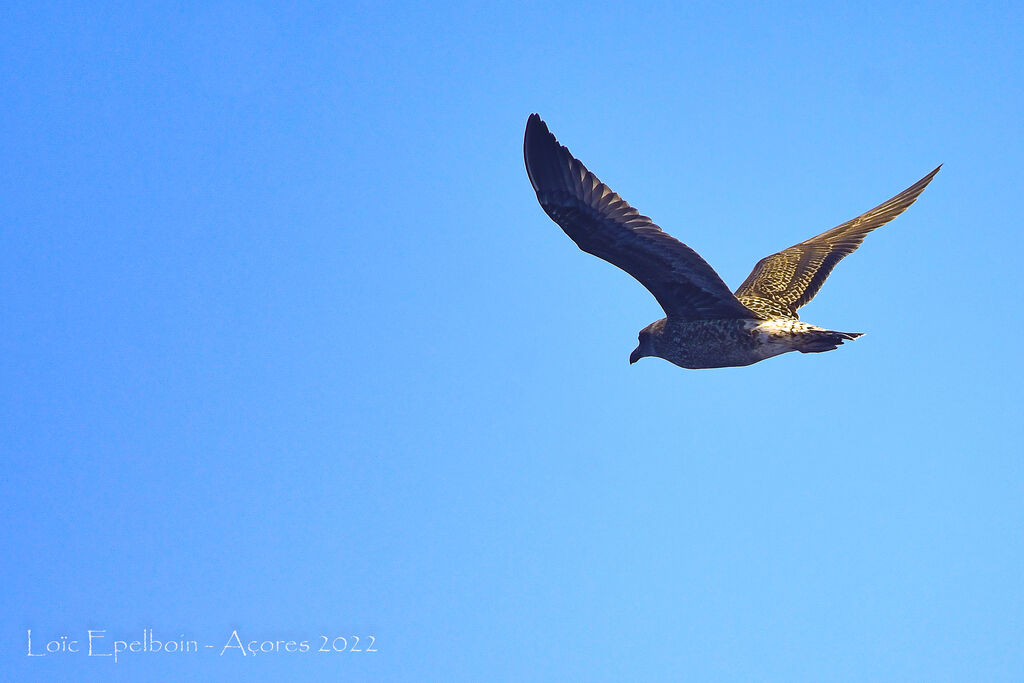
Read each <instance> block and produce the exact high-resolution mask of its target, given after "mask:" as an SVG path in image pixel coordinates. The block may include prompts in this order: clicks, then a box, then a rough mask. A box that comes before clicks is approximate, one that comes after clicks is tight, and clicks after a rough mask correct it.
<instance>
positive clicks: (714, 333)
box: [523, 114, 941, 369]
mask: <svg viewBox="0 0 1024 683" xmlns="http://www.w3.org/2000/svg"><path fill="white" fill-rule="evenodd" d="M523 155H524V157H525V158H526V172H527V174H528V175H529V176H530V183H531V184H532V185H533V189H534V191H536V193H537V201H539V202H540V205H541V207H542V208H543V209H544V211H545V212H546V213H547V214H548V216H550V217H551V220H553V221H554V222H555V223H557V224H558V225H559V227H561V228H562V230H563V231H565V234H567V235H568V236H569V237H570V238H571V239H572V241H573V242H575V243H576V245H577V246H578V247H579V248H580V249H582V250H583V251H585V252H587V253H589V254H593V255H594V256H597V257H598V258H601V259H604V260H605V261H608V262H609V263H611V264H612V265H614V266H618V267H619V268H621V269H622V270H624V271H626V272H627V273H629V274H630V275H632V276H633V277H635V278H636V279H637V280H639V281H640V284H642V285H643V286H644V287H646V288H647V289H649V290H650V292H651V294H653V295H654V298H655V299H657V300H658V303H659V304H661V307H662V308H663V309H664V310H665V317H664V318H662V319H661V320H657V321H655V322H653V323H651V324H650V325H648V326H647V327H645V328H644V329H642V330H640V334H639V344H638V345H637V347H636V349H634V350H633V353H632V354H630V356H629V362H630V363H631V364H632V363H635V362H636V361H638V360H639V359H641V358H644V357H646V356H654V357H657V358H664V359H665V360H667V361H669V362H670V363H674V364H676V365H678V366H680V367H683V368H692V369H697V368H723V367H731V366H743V365H750V364H752V363H757V362H758V361H762V360H764V359H765V358H771V357H772V356H777V355H779V354H782V353H787V352H789V351H800V352H801V353H820V352H822V351H831V350H833V349H835V348H837V347H838V346H839V345H840V344H842V343H843V342H844V341H847V340H850V339H856V338H857V337H859V336H861V333H859V332H837V331H835V330H826V329H824V328H821V327H817V326H816V325H811V324H809V323H805V322H802V321H801V320H800V317H799V316H798V315H797V312H796V311H797V309H798V308H800V307H801V306H803V305H804V304H806V303H807V302H809V301H810V300H811V299H813V298H814V295H815V294H817V293H818V290H819V289H821V285H822V284H824V282H825V278H827V277H828V275H829V273H831V272H832V269H833V268H835V265H836V264H837V263H839V261H841V260H842V259H843V258H844V257H845V256H848V255H849V254H852V253H853V252H854V250H856V249H857V247H859V246H860V243H861V242H862V241H864V237H865V236H866V235H867V234H868V233H869V232H871V231H872V230H874V229H875V228H878V227H881V226H883V225H885V224H886V223H888V222H889V221H891V220H892V219H893V218H896V216H898V215H900V214H901V213H903V212H904V211H905V210H906V209H907V207H909V206H910V205H911V204H913V203H914V201H915V200H916V199H917V197H918V195H920V194H921V192H923V191H924V188H925V187H927V186H928V183H930V182H931V180H932V178H934V177H935V174H936V173H938V172H939V168H941V166H939V167H938V168H936V169H935V170H934V171H932V172H931V173H929V174H928V175H926V176H925V177H924V178H921V180H919V181H917V182H916V183H914V184H913V185H911V186H910V187H908V188H907V189H906V190H904V191H903V192H900V193H899V194H898V195H896V196H895V197H893V198H892V199H890V200H889V201H887V202H883V203H882V204H879V205H878V206H876V207H875V208H873V209H871V210H870V211H868V212H866V213H863V214H861V215H860V216H857V217H856V218H854V219H853V220H849V221H847V222H845V223H843V224H842V225H839V226H836V227H834V228H832V229H831V230H827V231H825V232H823V233H821V234H820V235H818V236H816V237H812V238H810V239H809V240H805V241H803V242H800V243H799V244H794V245H793V246H792V247H789V248H788V249H783V250H782V251H780V252H778V253H776V254H772V255H771V256H766V257H765V258H763V259H761V260H760V261H758V262H757V264H756V265H755V266H754V270H753V271H752V272H751V273H750V275H748V276H747V279H746V280H744V281H743V284H741V285H740V286H739V288H738V289H737V290H736V292H735V293H733V292H730V291H729V288H728V287H727V286H726V284H725V282H723V281H722V278H720V277H719V276H718V273H716V272H715V271H714V269H713V268H712V267H711V266H709V265H708V264H707V262H706V261H705V260H704V259H702V258H701V257H700V255H699V254H698V253H697V252H695V251H694V250H693V249H690V248H689V247H688V246H686V245H685V244H683V243H682V242H680V241H679V240H677V239H675V238H674V237H672V236H671V235H669V234H668V233H666V232H663V231H662V229H661V228H659V227H658V226H657V225H655V224H654V222H653V221H651V219H650V218H648V217H647V216H644V215H642V214H640V212H639V211H637V210H636V209H634V208H633V207H632V206H630V205H629V204H627V203H626V201H625V200H624V199H622V197H620V196H619V195H617V194H616V193H615V192H612V190H611V189H610V188H609V187H608V186H607V185H605V184H604V183H602V182H601V181H600V180H598V179H597V176H595V175H594V174H593V173H591V172H590V171H588V170H587V167H586V166H584V165H583V164H582V163H581V162H580V161H579V160H578V159H576V158H575V157H574V156H573V155H572V154H570V153H569V150H568V149H566V148H565V147H563V146H562V145H560V144H559V143H558V140H556V139H555V136H554V135H552V134H551V132H550V131H548V127H547V124H545V123H544V121H542V120H541V118H540V116H538V115H537V114H531V115H530V118H529V120H527V122H526V136H525V139H524V141H523Z"/></svg>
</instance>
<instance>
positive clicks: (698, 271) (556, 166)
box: [523, 114, 759, 320]
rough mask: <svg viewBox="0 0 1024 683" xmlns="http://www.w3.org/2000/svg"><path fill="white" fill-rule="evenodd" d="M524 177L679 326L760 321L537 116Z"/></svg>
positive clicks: (580, 241) (557, 217) (569, 230)
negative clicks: (733, 320)
mask: <svg viewBox="0 0 1024 683" xmlns="http://www.w3.org/2000/svg"><path fill="white" fill-rule="evenodd" d="M523 155H524V156H525V158H526V172H527V173H528V174H529V176H530V182H531V183H532V184H533V189H534V190H535V191H536V192H537V200H538V201H539V202H540V205H541V207H543V209H544V211H546V212H547V214H548V215H549V216H550V217H551V219H552V220H554V221H555V222H556V223H558V225H559V226H560V227H561V228H562V230H564V231H565V234H567V235H568V236H569V237H570V238H572V241H573V242H575V243H576V245H577V246H578V247H579V248H580V249H582V250H583V251H585V252H587V253H589V254H593V255H594V256H597V257H598V258H601V259H604V260H605V261H608V262H609V263H611V264H612V265H615V266H618V267H619V268H621V269H622V270H624V271H626V272H627V273H629V274H630V275H632V276H633V277H635V278H636V279H637V280H639V281H640V284H642V285H643V286H644V287H646V288H647V289H649V290H650V291H651V293H652V294H653V295H654V297H655V298H656V299H657V300H658V303H659V304H661V307H662V308H663V309H665V313H666V314H667V315H668V316H669V317H672V318H676V319H680V320H715V319H730V318H757V317H759V316H758V315H757V314H755V313H753V312H752V311H750V310H749V309H747V308H746V307H745V306H744V305H743V304H741V303H740V302H739V301H738V300H737V299H736V297H735V296H734V295H733V294H732V292H730V291H729V288H728V287H727V286H726V284H725V283H724V282H722V278H720V277H719V276H718V273H716V272H715V271H714V270H713V269H712V268H711V266H709V265H708V264H707V262H705V261H704V259H702V258H701V257H700V255H699V254H697V252H695V251H694V250H693V249H690V248H689V247H688V246H686V245H685V244H683V243H682V242H680V241H678V240H676V239H675V238H673V237H672V236H671V235H668V234H666V233H665V232H662V230H661V228H659V227H658V226H657V225H655V224H654V223H653V222H651V219H650V218H648V217H647V216H642V215H640V213H639V212H638V211H637V210H636V209H634V208H633V207H632V206H630V205H629V204H627V203H626V201H625V200H623V199H622V198H621V197H620V196H619V195H617V194H615V193H614V192H612V191H611V190H610V189H609V188H608V186H607V185H605V184H604V183H602V182H601V181H600V180H598V179H597V177H596V176H595V175H594V174H593V173H591V172H590V171H588V170H587V168H586V167H585V166H584V165H583V164H582V163H580V161H579V160H578V159H576V158H575V157H573V156H572V154H570V153H569V150H567V149H566V148H565V147H563V146H562V145H560V144H558V140H556V139H555V136H554V135H552V134H551V133H550V132H549V131H548V127H547V125H546V124H545V123H544V122H543V121H542V120H541V118H540V116H538V115H537V114H531V115H530V118H529V120H528V121H527V123H526V137H525V140H524V141H523Z"/></svg>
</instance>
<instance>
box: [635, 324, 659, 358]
mask: <svg viewBox="0 0 1024 683" xmlns="http://www.w3.org/2000/svg"><path fill="white" fill-rule="evenodd" d="M656 324H657V323H651V324H650V325H648V326H647V327H645V328H644V329H642V330H640V334H639V335H637V340H638V341H639V343H638V344H637V347H636V348H635V349H633V353H631V354H629V364H630V365H632V364H633V363H635V362H637V361H638V360H640V359H641V358H645V357H647V356H653V355H655V353H654V339H653V336H652V335H653V332H654V331H653V330H652V329H651V328H652V327H654V325H656Z"/></svg>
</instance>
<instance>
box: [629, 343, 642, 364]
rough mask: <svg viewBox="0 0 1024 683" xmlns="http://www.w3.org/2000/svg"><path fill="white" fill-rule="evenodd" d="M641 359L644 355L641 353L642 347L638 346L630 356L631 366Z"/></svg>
mask: <svg viewBox="0 0 1024 683" xmlns="http://www.w3.org/2000/svg"><path fill="white" fill-rule="evenodd" d="M641 358H643V354H641V353H640V347H639V346H638V347H636V348H635V349H633V353H631V354H629V364H630V365H632V364H633V363H635V362H637V361H638V360H640V359H641Z"/></svg>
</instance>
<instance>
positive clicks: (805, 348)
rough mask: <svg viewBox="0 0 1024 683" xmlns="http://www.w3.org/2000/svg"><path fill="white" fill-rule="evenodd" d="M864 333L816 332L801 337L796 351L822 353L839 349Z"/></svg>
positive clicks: (806, 333)
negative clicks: (841, 345)
mask: <svg viewBox="0 0 1024 683" xmlns="http://www.w3.org/2000/svg"><path fill="white" fill-rule="evenodd" d="M862 334H864V333H863V332H836V331H835V330H814V331H812V332H805V333H803V334H801V335H800V341H799V343H798V344H797V347H796V350H797V351H799V352H800V353H821V352H822V351H831V350H832V349H835V348H837V347H838V346H839V345H840V344H842V343H843V342H844V341H849V340H851V339H856V338H857V337H860V336H861V335H862Z"/></svg>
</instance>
